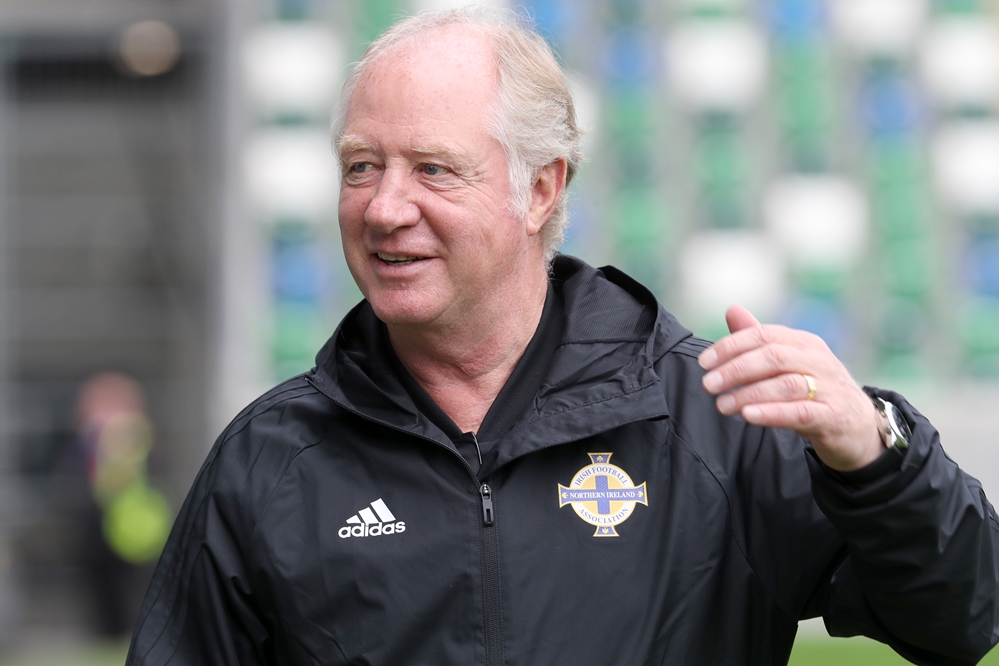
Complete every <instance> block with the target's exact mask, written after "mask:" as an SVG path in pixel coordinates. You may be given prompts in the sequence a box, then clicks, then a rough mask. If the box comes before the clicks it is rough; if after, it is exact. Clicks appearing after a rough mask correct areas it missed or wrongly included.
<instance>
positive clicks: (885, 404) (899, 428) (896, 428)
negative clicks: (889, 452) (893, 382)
mask: <svg viewBox="0 0 1000 666" xmlns="http://www.w3.org/2000/svg"><path fill="white" fill-rule="evenodd" d="M872 402H873V403H875V411H877V412H878V417H879V421H880V423H881V427H880V434H881V436H882V443H883V444H885V448H887V449H891V448H892V447H896V448H897V449H906V448H908V447H909V446H910V437H911V433H910V426H908V425H907V424H906V419H905V418H903V415H902V414H901V413H900V411H899V409H898V408H897V407H896V405H894V404H892V403H891V402H889V401H888V400H883V399H882V398H872Z"/></svg>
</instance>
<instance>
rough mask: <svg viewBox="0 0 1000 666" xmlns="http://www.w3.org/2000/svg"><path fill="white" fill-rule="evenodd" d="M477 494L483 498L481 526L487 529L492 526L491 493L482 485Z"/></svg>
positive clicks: (487, 487) (486, 486)
mask: <svg viewBox="0 0 1000 666" xmlns="http://www.w3.org/2000/svg"><path fill="white" fill-rule="evenodd" d="M479 494H480V495H482V496H483V525H485V526H486V527H489V526H490V525H492V524H493V491H492V490H490V487H489V486H488V485H486V484H485V483H484V484H483V485H482V486H481V487H480V488H479Z"/></svg>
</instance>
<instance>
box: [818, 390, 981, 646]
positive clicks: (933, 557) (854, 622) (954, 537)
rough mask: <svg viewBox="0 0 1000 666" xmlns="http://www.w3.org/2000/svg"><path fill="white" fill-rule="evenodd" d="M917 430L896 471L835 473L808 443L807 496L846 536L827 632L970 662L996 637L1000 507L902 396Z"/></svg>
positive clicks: (898, 401) (897, 400)
mask: <svg viewBox="0 0 1000 666" xmlns="http://www.w3.org/2000/svg"><path fill="white" fill-rule="evenodd" d="M871 392H872V393H874V394H876V395H879V396H880V397H883V398H885V399H887V400H889V401H891V402H892V403H894V404H895V405H896V406H897V407H898V408H899V409H900V411H901V412H902V413H903V415H904V416H905V417H906V419H907V420H908V421H909V424H910V427H911V429H912V433H913V437H912V440H913V441H912V442H910V446H909V448H908V449H907V450H906V451H905V453H904V454H902V455H899V454H898V453H897V452H896V451H894V450H890V451H889V452H887V454H886V456H892V455H899V458H898V461H897V462H896V463H895V464H894V465H892V467H894V468H895V469H889V470H885V469H884V467H885V461H884V459H880V460H879V461H876V462H875V463H872V465H878V464H879V463H880V461H881V462H882V465H881V466H882V467H883V469H882V470H879V472H878V473H877V474H871V473H870V472H871V471H872V470H869V469H868V468H865V469H864V470H859V471H858V472H854V473H850V474H838V473H836V472H833V471H832V470H830V469H828V468H826V467H825V466H824V465H823V464H822V463H821V462H820V461H819V459H818V458H817V457H816V456H815V454H814V453H813V452H812V450H811V449H809V450H808V453H807V459H808V463H809V467H810V474H811V476H812V488H813V495H814V497H815V499H816V502H817V504H818V505H819V507H820V509H821V510H822V511H823V513H824V514H825V515H826V517H827V518H828V519H829V520H830V522H831V523H832V524H833V526H834V527H835V528H836V530H837V532H838V533H839V534H840V535H841V537H842V538H843V539H844V541H845V542H846V547H847V558H846V559H845V560H844V561H843V562H842V564H841V565H840V566H839V568H838V569H837V570H836V572H835V573H834V574H833V576H832V578H831V581H830V584H829V589H828V596H826V595H824V597H826V601H827V603H826V604H825V605H826V608H825V609H824V612H823V615H824V619H825V622H826V626H827V630H828V631H829V632H830V634H831V635H832V636H855V635H864V636H868V637H871V638H874V639H876V640H879V641H882V642H884V643H887V644H888V645H890V646H891V647H892V648H893V649H895V650H896V651H897V652H898V653H899V654H901V655H902V656H903V657H905V658H907V659H909V660H910V661H913V662H914V663H917V664H929V665H931V664H933V665H937V664H941V665H944V664H975V663H977V662H978V661H979V659H981V658H982V656H983V655H984V654H985V653H986V652H987V651H988V650H989V649H990V648H991V647H992V646H993V645H995V644H996V643H997V585H998V581H997V558H998V551H997V514H996V511H995V510H994V508H993V507H992V506H991V505H990V503H989V501H988V500H987V499H986V495H985V494H984V492H983V489H982V486H981V485H980V484H979V482H978V481H976V480H975V479H973V478H972V477H970V476H968V475H967V474H965V473H964V472H963V471H962V470H960V469H959V467H958V465H956V464H955V462H954V461H952V460H951V459H950V458H948V456H947V455H946V454H945V453H944V451H943V449H942V448H941V444H940V441H939V438H938V433H937V431H936V430H935V429H934V428H933V427H932V426H931V424H930V423H929V422H928V421H927V419H926V418H924V417H923V416H922V415H921V414H920V413H919V412H917V411H916V410H915V409H914V408H913V407H912V406H911V405H909V403H907V402H906V401H905V400H904V399H903V398H902V397H901V396H899V395H897V394H895V393H891V392H887V391H878V390H871Z"/></svg>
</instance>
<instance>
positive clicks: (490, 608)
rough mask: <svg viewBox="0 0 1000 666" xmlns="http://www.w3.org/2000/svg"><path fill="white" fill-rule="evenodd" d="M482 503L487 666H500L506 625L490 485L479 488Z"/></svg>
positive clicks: (502, 660) (494, 514)
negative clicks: (501, 597) (502, 607)
mask: <svg viewBox="0 0 1000 666" xmlns="http://www.w3.org/2000/svg"><path fill="white" fill-rule="evenodd" d="M479 494H480V497H481V498H482V500H483V529H482V550H481V553H482V555H481V557H482V568H483V616H484V624H485V627H484V630H485V634H486V637H485V642H486V666H501V665H502V664H503V662H504V659H503V622H502V620H501V605H500V547H499V544H498V543H497V528H496V511H495V510H494V507H493V490H492V489H491V488H490V486H489V484H486V483H484V484H482V485H481V486H480V487H479Z"/></svg>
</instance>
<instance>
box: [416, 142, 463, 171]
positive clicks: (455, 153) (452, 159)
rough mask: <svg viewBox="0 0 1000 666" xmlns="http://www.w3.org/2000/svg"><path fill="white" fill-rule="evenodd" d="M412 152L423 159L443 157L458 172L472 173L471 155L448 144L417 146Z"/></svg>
mask: <svg viewBox="0 0 1000 666" xmlns="http://www.w3.org/2000/svg"><path fill="white" fill-rule="evenodd" d="M411 152H413V153H415V154H417V155H421V156H423V157H442V158H444V159H445V161H447V162H448V163H449V164H450V165H451V166H453V167H455V168H456V169H457V170H458V171H471V170H472V160H470V159H469V155H468V154H467V153H466V152H465V151H462V150H459V149H457V148H455V147H454V146H450V145H448V144H446V143H430V144H427V145H425V146H416V147H415V148H412V149H411Z"/></svg>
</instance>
